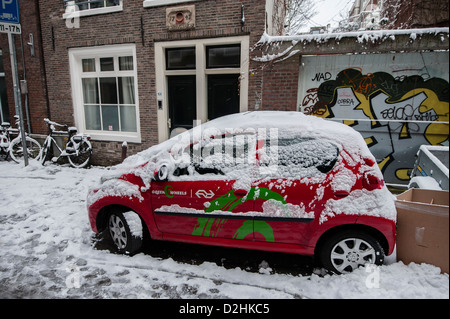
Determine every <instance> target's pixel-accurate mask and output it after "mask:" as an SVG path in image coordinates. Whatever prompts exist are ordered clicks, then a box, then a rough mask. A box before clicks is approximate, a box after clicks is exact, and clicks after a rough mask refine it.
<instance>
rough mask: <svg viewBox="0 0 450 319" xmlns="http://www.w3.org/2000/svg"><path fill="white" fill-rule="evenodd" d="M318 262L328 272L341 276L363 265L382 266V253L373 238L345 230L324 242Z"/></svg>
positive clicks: (363, 233)
mask: <svg viewBox="0 0 450 319" xmlns="http://www.w3.org/2000/svg"><path fill="white" fill-rule="evenodd" d="M320 260H321V262H322V265H323V266H324V267H325V269H327V270H328V271H330V272H332V273H335V274H343V273H348V272H352V271H353V270H355V269H356V268H358V267H360V266H363V265H365V264H375V265H381V264H383V261H384V251H383V248H382V247H381V245H380V243H379V242H378V240H376V239H375V238H374V237H373V236H371V235H369V234H367V233H365V232H362V231H358V230H347V231H344V232H340V233H338V234H335V235H333V236H332V237H330V238H329V239H328V240H327V241H326V242H325V244H324V245H323V246H322V249H321V251H320Z"/></svg>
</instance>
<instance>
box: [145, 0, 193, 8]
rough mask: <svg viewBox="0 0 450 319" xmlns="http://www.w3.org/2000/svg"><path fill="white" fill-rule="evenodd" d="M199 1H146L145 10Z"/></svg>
mask: <svg viewBox="0 0 450 319" xmlns="http://www.w3.org/2000/svg"><path fill="white" fill-rule="evenodd" d="M194 1H199V0H144V8H150V7H159V6H168V5H172V4H178V3H184V2H194Z"/></svg>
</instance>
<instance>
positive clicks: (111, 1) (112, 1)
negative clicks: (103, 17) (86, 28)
mask: <svg viewBox="0 0 450 319" xmlns="http://www.w3.org/2000/svg"><path fill="white" fill-rule="evenodd" d="M119 4H120V1H119V0H106V6H107V7H112V6H118V5H119Z"/></svg>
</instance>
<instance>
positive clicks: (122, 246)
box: [108, 211, 143, 255]
mask: <svg viewBox="0 0 450 319" xmlns="http://www.w3.org/2000/svg"><path fill="white" fill-rule="evenodd" d="M108 234H109V237H110V239H111V240H112V242H113V244H114V246H115V248H116V249H117V252H118V253H120V254H127V255H134V254H136V253H137V252H138V251H139V250H140V248H141V247H142V242H143V226H142V221H141V219H140V217H139V215H138V214H136V213H135V212H133V211H129V212H113V213H111V214H110V215H109V217H108Z"/></svg>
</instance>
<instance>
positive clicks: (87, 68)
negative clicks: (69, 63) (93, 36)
mask: <svg viewBox="0 0 450 319" xmlns="http://www.w3.org/2000/svg"><path fill="white" fill-rule="evenodd" d="M82 64H83V72H95V59H83V60H82Z"/></svg>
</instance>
